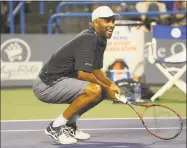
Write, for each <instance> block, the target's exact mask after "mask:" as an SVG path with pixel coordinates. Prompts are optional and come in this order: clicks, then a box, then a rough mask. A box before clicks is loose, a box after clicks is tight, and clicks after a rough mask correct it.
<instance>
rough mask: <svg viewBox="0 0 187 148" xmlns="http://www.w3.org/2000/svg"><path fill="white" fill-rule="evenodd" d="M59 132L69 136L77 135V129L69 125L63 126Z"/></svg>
mask: <svg viewBox="0 0 187 148" xmlns="http://www.w3.org/2000/svg"><path fill="white" fill-rule="evenodd" d="M59 133H60V134H61V133H63V134H64V135H65V136H66V137H67V138H68V137H74V136H75V131H74V130H73V129H72V128H71V127H68V126H65V127H62V128H61V130H60V132H59Z"/></svg>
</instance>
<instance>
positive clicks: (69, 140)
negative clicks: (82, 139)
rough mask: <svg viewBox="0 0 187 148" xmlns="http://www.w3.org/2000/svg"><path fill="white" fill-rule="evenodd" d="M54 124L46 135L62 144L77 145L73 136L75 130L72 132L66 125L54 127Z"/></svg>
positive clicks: (48, 128) (50, 125) (46, 131)
mask: <svg viewBox="0 0 187 148" xmlns="http://www.w3.org/2000/svg"><path fill="white" fill-rule="evenodd" d="M52 124H53V122H51V123H50V124H49V126H48V127H47V129H46V130H45V134H46V135H48V136H50V137H52V138H53V139H54V140H56V141H57V142H58V143H61V144H75V143H77V140H76V139H75V138H74V137H73V136H72V135H74V130H72V129H71V128H69V127H68V126H66V125H62V126H59V127H53V126H52Z"/></svg>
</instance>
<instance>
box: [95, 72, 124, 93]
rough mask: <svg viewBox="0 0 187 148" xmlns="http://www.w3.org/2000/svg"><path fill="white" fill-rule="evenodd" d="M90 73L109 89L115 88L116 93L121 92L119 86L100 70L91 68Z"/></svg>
mask: <svg viewBox="0 0 187 148" xmlns="http://www.w3.org/2000/svg"><path fill="white" fill-rule="evenodd" d="M92 73H93V75H94V76H95V77H96V78H97V79H98V80H99V81H101V82H102V83H104V84H105V85H107V86H108V87H110V88H111V89H113V90H115V91H116V92H117V93H118V94H121V90H120V88H119V87H118V86H117V85H116V84H115V83H114V82H113V81H111V80H110V79H108V78H107V77H106V76H105V74H104V72H103V71H102V70H100V69H94V70H92Z"/></svg>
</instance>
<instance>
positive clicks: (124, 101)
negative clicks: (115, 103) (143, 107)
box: [115, 93, 130, 104]
mask: <svg viewBox="0 0 187 148" xmlns="http://www.w3.org/2000/svg"><path fill="white" fill-rule="evenodd" d="M115 96H116V99H117V100H119V101H121V102H122V103H125V104H129V103H130V102H129V101H128V100H127V99H126V98H125V97H120V95H119V94H117V93H115Z"/></svg>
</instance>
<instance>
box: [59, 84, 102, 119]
mask: <svg viewBox="0 0 187 148" xmlns="http://www.w3.org/2000/svg"><path fill="white" fill-rule="evenodd" d="M101 94H102V88H101V87H100V86H99V85H97V84H93V83H89V84H88V85H87V86H86V88H85V90H84V92H83V94H82V95H80V96H78V97H76V98H75V99H74V100H73V102H72V103H71V104H70V106H69V107H68V108H67V109H66V110H65V111H64V113H63V115H62V116H63V117H64V118H65V119H67V120H68V119H70V118H71V117H73V116H75V115H76V114H79V112H81V110H82V109H84V108H86V107H87V106H88V105H90V104H91V103H93V102H95V101H99V100H100V98H101Z"/></svg>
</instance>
